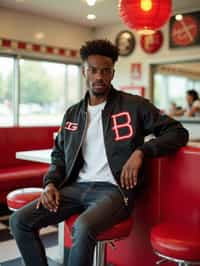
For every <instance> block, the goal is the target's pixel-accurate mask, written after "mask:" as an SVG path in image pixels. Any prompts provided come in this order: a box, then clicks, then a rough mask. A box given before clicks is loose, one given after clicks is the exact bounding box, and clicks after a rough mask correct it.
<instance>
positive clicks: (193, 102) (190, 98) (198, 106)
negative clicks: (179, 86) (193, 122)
mask: <svg viewBox="0 0 200 266" xmlns="http://www.w3.org/2000/svg"><path fill="white" fill-rule="evenodd" d="M186 99H187V103H188V109H187V110H186V112H185V115H186V116H199V117H200V99H199V95H198V93H197V92H196V91H195V90H188V91H187V95H186Z"/></svg>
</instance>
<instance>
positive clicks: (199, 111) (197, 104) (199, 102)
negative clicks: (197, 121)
mask: <svg viewBox="0 0 200 266" xmlns="http://www.w3.org/2000/svg"><path fill="white" fill-rule="evenodd" d="M192 107H195V108H196V109H197V111H196V112H195V116H198V117H199V116H200V100H196V101H194V102H193V104H192Z"/></svg>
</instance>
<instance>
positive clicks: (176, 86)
mask: <svg viewBox="0 0 200 266" xmlns="http://www.w3.org/2000/svg"><path fill="white" fill-rule="evenodd" d="M170 71H171V70H170ZM171 72H172V71H171ZM174 72H175V71H174ZM191 89H194V90H196V91H197V92H198V94H199V96H200V80H199V77H197V78H196V76H195V77H194V78H192V77H189V76H186V75H185V76H183V75H178V74H177V75H174V74H173V73H170V74H169V73H159V72H158V73H155V74H154V99H153V101H154V104H155V105H156V106H157V107H158V108H160V109H162V110H164V111H166V112H167V113H168V112H169V111H170V108H171V107H172V104H175V105H176V107H177V108H179V109H180V108H184V109H185V108H187V101H186V91H187V90H191Z"/></svg>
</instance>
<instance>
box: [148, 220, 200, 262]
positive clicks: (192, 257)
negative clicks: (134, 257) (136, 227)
mask: <svg viewBox="0 0 200 266" xmlns="http://www.w3.org/2000/svg"><path fill="white" fill-rule="evenodd" d="M151 244H152V247H153V249H154V251H155V252H156V253H157V254H158V255H159V256H160V257H163V258H166V259H168V260H171V261H175V262H178V263H182V264H183V265H184V264H185V265H187V264H189V263H190V264H197V263H199V262H200V225H197V224H195V225H194V224H192V223H184V222H183V223H167V222H166V223H162V224H159V225H156V226H155V227H154V228H153V229H152V231H151ZM180 261H181V262H180ZM182 264H181V265H182ZM179 265H180V264H179Z"/></svg>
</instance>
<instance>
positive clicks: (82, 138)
mask: <svg viewBox="0 0 200 266" xmlns="http://www.w3.org/2000/svg"><path fill="white" fill-rule="evenodd" d="M85 118H86V119H85V126H84V129H83V134H82V136H81V141H80V144H79V146H78V149H77V151H76V154H75V156H74V159H73V161H72V164H71V167H70V170H69V173H68V176H70V173H71V171H72V168H73V166H74V163H75V161H76V158H77V156H78V153H79V151H80V148H81V146H82V144H83V140H84V138H85V134H86V131H87V130H86V129H87V125H88V116H87V112H85ZM65 180H66V178H65V179H64V180H63V182H62V183H61V184H60V185H59V187H62V185H63V184H64V183H65Z"/></svg>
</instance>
